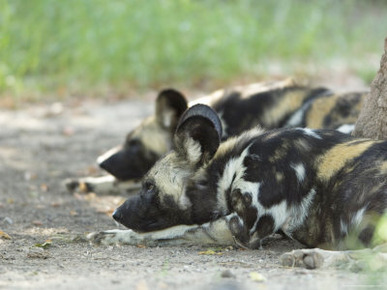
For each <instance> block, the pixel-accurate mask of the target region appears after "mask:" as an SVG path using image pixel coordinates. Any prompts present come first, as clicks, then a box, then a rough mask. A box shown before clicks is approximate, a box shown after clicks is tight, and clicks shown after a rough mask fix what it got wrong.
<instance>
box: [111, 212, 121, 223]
mask: <svg viewBox="0 0 387 290" xmlns="http://www.w3.org/2000/svg"><path fill="white" fill-rule="evenodd" d="M112 216H113V218H114V219H115V220H116V221H117V222H120V221H121V220H122V214H121V212H120V211H119V210H118V209H116V210H115V211H114V212H113V215H112Z"/></svg>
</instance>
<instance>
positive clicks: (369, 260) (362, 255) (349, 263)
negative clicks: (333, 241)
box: [280, 244, 387, 271]
mask: <svg viewBox="0 0 387 290" xmlns="http://www.w3.org/2000/svg"><path fill="white" fill-rule="evenodd" d="M280 259H281V263H282V265H283V266H286V267H302V268H307V269H317V268H347V269H350V270H353V271H359V270H362V269H364V268H372V269H373V270H379V269H382V268H385V267H387V244H384V245H381V246H379V247H376V248H374V249H363V250H353V251H328V250H322V249H318V248H316V249H300V250H293V251H291V252H288V253H285V254H283V255H282V256H281V258H280Z"/></svg>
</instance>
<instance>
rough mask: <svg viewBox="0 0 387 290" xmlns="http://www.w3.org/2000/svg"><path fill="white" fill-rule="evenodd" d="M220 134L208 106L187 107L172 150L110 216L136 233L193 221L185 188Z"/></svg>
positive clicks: (207, 158)
mask: <svg viewBox="0 0 387 290" xmlns="http://www.w3.org/2000/svg"><path fill="white" fill-rule="evenodd" d="M221 135H222V127H221V123H220V120H219V118H218V116H217V114H216V113H215V112H214V111H213V110H212V109H211V108H210V107H208V106H206V105H195V106H193V107H191V108H190V109H189V110H187V111H186V112H185V113H184V114H183V116H182V117H181V119H180V121H179V124H178V126H177V129H176V133H175V135H174V139H173V142H174V150H173V151H171V152H170V153H169V154H167V155H166V156H165V157H164V158H163V159H161V160H159V161H158V162H157V163H156V164H155V165H154V166H153V167H152V169H151V170H150V171H149V172H148V174H147V175H146V176H145V178H144V180H143V185H142V189H141V191H140V193H139V194H138V195H136V196H133V197H130V198H129V199H128V200H126V201H125V202H124V204H122V205H121V206H120V207H119V208H118V209H116V211H115V212H114V214H113V218H114V219H115V220H117V221H118V222H120V223H122V224H123V225H124V226H126V227H128V228H130V229H133V230H135V231H140V232H147V231H155V230H161V229H165V228H168V227H171V226H174V225H178V224H193V223H194V221H193V219H192V204H191V200H190V198H189V197H188V196H187V195H186V194H185V189H186V188H187V187H188V186H189V184H190V183H192V182H193V181H194V180H195V176H196V173H197V172H200V170H201V169H202V168H203V167H205V166H206V164H208V162H209V161H210V160H211V159H212V158H213V156H214V155H215V153H216V151H217V149H218V147H219V144H220V136H221Z"/></svg>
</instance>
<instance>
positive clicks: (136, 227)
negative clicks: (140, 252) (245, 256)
mask: <svg viewBox="0 0 387 290" xmlns="http://www.w3.org/2000/svg"><path fill="white" fill-rule="evenodd" d="M221 130H222V129H221V121H220V119H219V118H218V117H217V114H216V113H215V112H214V111H213V110H212V109H211V108H209V107H208V106H205V105H195V106H193V107H191V108H190V109H189V110H188V111H186V113H184V115H183V116H182V118H181V120H180V122H179V124H178V126H177V130H176V133H175V135H174V139H173V140H174V150H173V151H171V152H170V153H168V154H167V155H166V156H165V157H164V158H162V159H161V160H159V161H157V163H156V164H155V165H154V166H153V167H152V169H151V170H150V171H149V172H148V173H147V174H146V176H145V177H144V179H143V184H142V189H141V191H140V193H139V194H138V195H135V196H132V197H130V198H129V199H127V201H125V203H123V204H122V205H121V206H120V207H119V208H118V209H116V211H115V212H114V214H113V218H114V219H115V220H117V221H118V222H120V223H121V224H123V225H124V226H126V227H128V228H129V229H130V230H112V231H106V232H99V233H92V234H90V235H89V239H91V240H92V241H95V242H102V243H107V244H108V243H116V242H119V243H126V244H138V243H140V244H148V245H160V244H167V245H178V244H184V243H195V244H202V245H203V244H219V245H230V244H235V243H236V244H238V245H240V246H243V247H248V248H258V247H260V244H261V241H262V240H263V239H265V238H266V237H268V236H269V235H271V234H273V233H275V232H277V231H281V232H283V233H284V234H285V235H287V236H288V237H290V238H292V239H295V240H297V241H299V242H301V243H302V244H304V245H306V246H308V247H323V248H328V249H330V248H333V249H343V248H353V247H358V246H360V247H361V246H372V245H374V244H378V243H381V242H387V240H381V239H383V237H382V238H381V237H380V236H378V235H374V233H375V232H377V231H375V227H376V226H377V223H378V221H379V220H380V219H381V218H382V217H383V215H386V214H387V141H372V140H368V139H359V138H354V137H351V136H349V135H347V134H343V133H340V132H338V131H335V130H312V129H302V128H295V129H276V130H273V131H268V132H262V130H260V129H259V128H254V129H251V130H249V131H246V132H244V133H242V134H241V135H240V136H239V137H234V138H230V139H229V140H227V141H225V142H223V143H222V144H220V140H221V138H220V136H222V134H221ZM384 238H386V237H384Z"/></svg>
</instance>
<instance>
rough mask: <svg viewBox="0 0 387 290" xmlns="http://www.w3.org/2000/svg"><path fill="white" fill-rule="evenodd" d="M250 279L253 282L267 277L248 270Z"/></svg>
mask: <svg viewBox="0 0 387 290" xmlns="http://www.w3.org/2000/svg"><path fill="white" fill-rule="evenodd" d="M249 275H250V279H251V280H252V281H254V282H265V281H266V280H267V279H266V277H265V276H263V275H262V274H260V273H258V272H250V274H249Z"/></svg>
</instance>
